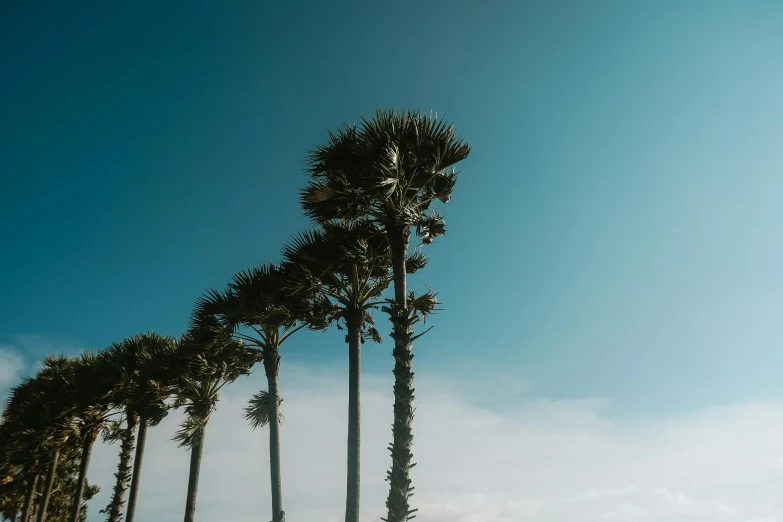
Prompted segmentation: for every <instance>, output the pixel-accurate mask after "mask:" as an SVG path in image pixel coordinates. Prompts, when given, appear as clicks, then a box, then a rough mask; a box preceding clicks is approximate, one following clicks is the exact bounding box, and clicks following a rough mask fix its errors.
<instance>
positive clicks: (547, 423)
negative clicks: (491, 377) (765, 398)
mask: <svg viewBox="0 0 783 522" xmlns="http://www.w3.org/2000/svg"><path fill="white" fill-rule="evenodd" d="M343 373H344V370H342V369H337V368H328V369H320V370H316V369H307V368H302V367H292V366H289V365H285V364H284V365H283V367H282V369H281V390H282V393H283V396H284V399H285V402H284V403H283V408H284V414H285V422H284V424H283V430H282V437H283V439H282V459H283V494H284V506H285V510H286V514H287V518H288V519H289V520H298V521H301V522H337V521H340V520H342V518H343V510H344V488H345V478H344V477H345V440H346V419H347V413H346V410H347V404H346V394H347V387H346V384H345V379H344V375H343ZM391 384H392V381H391V376H383V375H369V374H368V375H365V376H363V383H362V387H363V398H362V400H363V407H362V416H363V417H362V480H363V482H362V520H363V521H365V522H378V521H379V520H380V517H381V516H383V515H384V510H383V506H384V502H385V496H386V492H387V489H386V482H385V481H384V477H385V476H386V470H387V468H388V466H389V457H388V452H387V451H386V447H387V445H388V443H389V440H390V433H391V430H390V426H391V402H392V400H391V393H390V391H391ZM455 384H457V383H455V382H453V381H450V380H449V379H448V378H445V377H436V376H433V375H427V374H420V375H418V376H417V393H416V394H417V400H416V408H417V409H416V419H415V425H414V429H415V446H414V461H415V462H417V463H418V465H417V466H416V467H415V468H414V470H413V471H414V472H413V479H414V485H415V487H416V489H415V495H414V496H413V499H412V500H413V506H414V507H416V508H418V509H419V512H418V517H417V520H422V521H427V522H527V521H530V522H567V521H572V520H579V521H585V522H590V521H595V522H601V521H606V520H620V521H628V522H633V521H639V520H652V521H654V520H660V521H666V522H715V521H716V520H725V521H726V522H775V520H776V518H777V519H780V518H781V517H782V516H783V503H782V502H780V501H781V499H783V493H781V491H783V466H781V465H780V463H779V459H780V457H781V456H782V455H783V445H782V444H781V442H780V441H782V440H783V405H782V404H765V403H753V404H740V405H733V406H723V407H716V408H710V409H705V410H702V411H698V412H694V413H692V414H690V415H684V416H679V417H676V418H669V419H661V420H645V419H612V418H609V417H607V416H605V415H604V414H602V406H603V404H604V401H602V400H594V399H583V400H573V401H552V400H532V399H531V400H523V401H520V403H519V404H518V405H517V407H516V408H515V409H513V410H509V409H508V408H504V411H503V412H502V413H499V412H496V411H492V410H490V409H487V408H485V407H480V406H477V405H475V404H473V403H472V402H471V401H470V400H469V397H466V396H462V395H460V394H459V393H458V391H456V390H458V389H459V388H458V387H457V386H455ZM487 385H488V386H489V385H490V384H489V383H488V384H487ZM264 387H265V381H264V379H263V378H262V372H256V374H254V375H253V376H252V377H250V378H249V379H245V380H243V381H239V382H237V383H236V384H234V385H232V386H231V387H230V388H228V389H227V390H226V391H225V392H224V393H223V395H222V397H221V400H220V403H219V405H218V409H217V411H216V413H215V415H214V417H213V419H212V420H211V422H210V424H209V427H208V431H207V435H206V446H205V450H204V459H203V464H202V473H201V482H200V487H199V502H198V509H197V517H198V519H199V520H221V521H226V522H245V521H248V522H249V521H251V520H252V521H257V520H259V516H261V517H264V516H267V515H266V514H267V513H268V512H269V511H270V508H269V477H268V469H269V468H268V454H267V447H268V446H267V444H268V439H267V432H266V430H259V431H257V432H252V431H251V430H250V429H249V428H248V427H247V426H246V425H245V423H244V421H243V420H242V418H241V409H242V408H243V407H244V405H245V402H246V400H247V398H248V397H249V395H250V394H251V393H252V392H253V391H255V390H257V389H259V388H264ZM498 391H499V392H500V391H501V390H498ZM180 420H181V414H179V413H173V414H172V415H170V416H169V418H167V419H166V420H165V421H164V422H163V423H162V424H161V426H159V427H157V428H153V429H151V430H150V433H149V435H148V447H147V451H146V454H145V463H144V471H143V476H142V485H141V491H140V501H139V502H140V503H139V508H138V514H137V519H138V520H139V521H140V522H152V521H158V520H160V521H168V520H171V521H174V520H179V519H180V518H181V516H182V510H183V506H184V501H185V492H186V486H187V484H186V481H187V474H188V462H189V461H188V457H189V455H188V452H187V451H186V450H184V449H180V448H177V446H176V444H175V443H174V442H172V441H171V436H172V434H173V432H174V430H175V429H176V425H177V424H178V422H180ZM118 449H119V448H118V447H117V446H105V445H100V446H98V447H97V448H96V451H95V456H94V460H93V464H92V467H91V470H90V480H91V481H92V482H95V483H98V484H99V485H100V486H101V487H102V492H101V493H100V495H99V497H98V498H96V499H95V500H94V501H93V502H92V503H91V506H90V518H89V520H90V521H91V522H92V521H98V520H101V516H100V515H99V514H98V511H99V510H100V509H101V508H103V507H104V506H105V505H106V503H107V502H108V493H109V491H110V485H111V478H112V477H111V475H112V473H113V472H114V466H115V465H116V460H117V451H118ZM267 518H268V516H267ZM264 520H266V519H265V518H264Z"/></svg>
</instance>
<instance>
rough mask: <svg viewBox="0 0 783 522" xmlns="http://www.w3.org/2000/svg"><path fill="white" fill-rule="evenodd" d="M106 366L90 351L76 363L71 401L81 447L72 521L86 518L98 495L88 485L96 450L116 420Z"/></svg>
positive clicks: (69, 397) (76, 521)
mask: <svg viewBox="0 0 783 522" xmlns="http://www.w3.org/2000/svg"><path fill="white" fill-rule="evenodd" d="M106 365H107V363H106V359H105V357H102V356H99V355H98V354H95V353H90V352H85V353H83V354H81V356H80V357H79V358H78V359H77V360H76V362H75V369H74V378H73V383H72V386H71V387H70V390H69V395H68V397H67V399H68V402H69V403H70V404H71V407H72V413H73V416H74V419H75V424H76V428H77V431H76V434H77V437H78V440H79V443H80V445H81V448H80V451H79V471H78V475H77V478H76V482H75V484H74V492H73V495H72V497H71V498H72V501H71V504H70V506H71V509H70V517H69V518H68V521H69V522H80V521H82V520H83V519H85V513H84V503H85V500H86V499H89V498H91V497H92V496H94V495H95V491H91V486H90V485H89V483H88V482H87V472H88V470H89V467H90V458H91V456H92V449H93V446H94V445H95V441H96V440H97V439H98V436H99V435H101V434H104V437H105V436H106V435H107V434H108V431H109V426H110V423H111V420H112V417H113V416H114V415H115V411H114V410H113V409H112V408H111V404H110V401H109V398H108V394H109V391H110V390H107V389H106V387H105V385H104V384H103V383H102V377H103V376H104V375H105V374H106Z"/></svg>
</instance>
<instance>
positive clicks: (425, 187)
mask: <svg viewBox="0 0 783 522" xmlns="http://www.w3.org/2000/svg"><path fill="white" fill-rule="evenodd" d="M469 153H470V147H469V146H468V145H467V143H465V142H464V141H463V139H462V138H460V137H458V136H457V135H456V134H455V133H454V129H453V126H451V125H449V124H448V123H447V122H446V121H445V120H442V119H437V118H433V117H431V116H427V115H422V114H418V113H414V112H401V113H398V112H396V111H381V110H380V109H379V110H378V111H377V112H376V115H375V117H374V118H372V119H363V120H362V123H361V126H360V127H358V128H357V127H356V126H355V125H354V126H347V125H346V126H343V127H342V128H341V129H339V130H338V131H337V132H336V133H330V134H329V140H328V142H327V143H326V144H325V145H323V146H321V147H318V148H317V149H315V150H314V151H312V152H311V154H310V157H309V160H308V163H309V165H308V171H309V174H310V176H311V180H310V182H309V184H308V186H307V187H306V188H305V189H304V190H303V191H302V198H301V201H302V206H303V207H304V210H305V212H306V213H307V215H308V216H309V217H310V218H312V219H314V220H315V221H316V222H320V223H322V222H325V221H329V220H335V219H340V220H348V221H351V220H356V219H370V220H372V221H373V222H376V223H378V225H380V226H381V227H382V228H383V230H384V231H385V232H386V235H387V237H388V240H389V246H390V248H391V254H392V269H393V277H394V302H393V303H392V304H391V305H390V306H389V307H388V308H387V312H388V314H389V316H390V319H391V322H392V338H393V339H394V343H395V346H394V352H393V355H394V359H395V366H394V379H395V383H394V425H393V427H392V438H393V440H392V444H391V456H392V466H391V470H390V471H389V474H388V480H389V483H390V484H389V497H388V499H387V501H386V505H387V508H388V516H387V519H386V520H387V521H388V522H404V521H406V520H408V519H410V517H411V515H412V513H413V512H414V511H415V510H412V509H410V502H409V497H410V495H411V490H412V486H411V480H410V469H411V467H412V465H413V464H412V453H411V446H412V444H413V433H412V421H413V406H412V403H413V398H414V389H413V351H412V345H413V341H414V340H415V339H416V336H414V335H413V327H414V325H415V323H416V322H417V321H418V320H419V319H420V317H421V315H420V313H417V312H423V313H427V312H429V311H431V310H432V307H433V306H434V296H433V295H432V294H425V295H424V296H421V297H419V298H416V297H415V296H414V294H413V292H410V293H409V292H408V290H407V266H406V260H407V258H408V248H409V246H410V234H411V228H413V229H415V231H416V233H417V234H418V235H419V236H420V237H421V239H422V242H423V243H425V244H427V243H430V242H431V241H432V240H433V239H434V238H435V237H437V236H439V235H441V234H443V233H445V222H444V220H443V218H442V217H441V215H440V214H438V213H437V211H435V210H432V209H430V205H431V204H432V202H433V201H435V200H440V201H442V202H444V203H445V202H447V201H448V200H449V199H450V197H451V193H452V190H453V188H454V185H455V183H456V181H457V174H456V172H455V171H454V170H453V169H452V170H450V171H447V169H449V168H451V167H452V166H453V165H454V164H456V163H458V162H459V161H462V160H463V159H465V158H466V157H467V156H468V154H469Z"/></svg>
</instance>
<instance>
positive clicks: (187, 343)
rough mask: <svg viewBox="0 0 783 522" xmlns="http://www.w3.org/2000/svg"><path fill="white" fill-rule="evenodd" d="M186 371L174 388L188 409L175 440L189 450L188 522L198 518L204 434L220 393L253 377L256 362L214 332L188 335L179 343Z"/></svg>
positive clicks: (234, 342)
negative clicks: (185, 361)
mask: <svg viewBox="0 0 783 522" xmlns="http://www.w3.org/2000/svg"><path fill="white" fill-rule="evenodd" d="M180 346H181V347H182V353H183V355H184V357H186V358H187V359H186V360H187V368H188V369H187V370H186V371H185V372H184V373H183V374H182V375H181V376H180V378H179V381H178V383H177V385H176V388H175V393H176V397H177V405H178V406H185V414H186V419H185V422H184V423H183V424H182V427H181V428H180V430H179V431H178V432H177V433H176V435H175V436H174V440H177V441H179V443H180V447H182V446H187V447H188V448H190V473H189V476H188V494H187V499H186V502H185V522H194V520H195V518H196V496H197V494H198V479H199V473H200V470H201V455H202V452H203V450H204V434H205V432H206V428H207V423H208V422H209V419H210V417H211V416H212V412H213V411H214V410H215V407H216V405H217V401H218V395H219V393H220V390H221V389H222V388H223V387H224V386H225V385H226V384H229V383H231V382H234V381H235V380H236V379H237V378H238V377H239V376H240V375H247V374H249V373H250V368H251V367H252V366H253V364H254V363H255V362H256V357H255V355H254V354H253V353H251V352H249V351H248V350H246V349H245V347H244V345H243V344H242V342H241V341H237V340H235V339H233V338H231V337H230V336H227V335H214V334H213V333H211V332H207V333H205V332H200V333H197V334H196V335H193V333H192V332H191V333H188V334H186V335H185V336H183V339H182V341H181V343H180Z"/></svg>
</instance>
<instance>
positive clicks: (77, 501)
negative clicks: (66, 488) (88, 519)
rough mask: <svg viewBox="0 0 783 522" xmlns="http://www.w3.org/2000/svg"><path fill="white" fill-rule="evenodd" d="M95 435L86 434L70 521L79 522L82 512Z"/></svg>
mask: <svg viewBox="0 0 783 522" xmlns="http://www.w3.org/2000/svg"><path fill="white" fill-rule="evenodd" d="M95 437H96V434H95V433H92V432H88V433H87V434H85V436H84V442H83V444H82V457H81V459H82V460H81V462H80V463H79V478H78V480H77V482H76V493H74V495H73V505H72V506H71V519H70V522H79V518H80V515H81V512H82V499H83V498H84V489H85V487H86V486H87V469H88V468H89V467H90V456H91V455H92V445H93V443H94V442H95Z"/></svg>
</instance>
